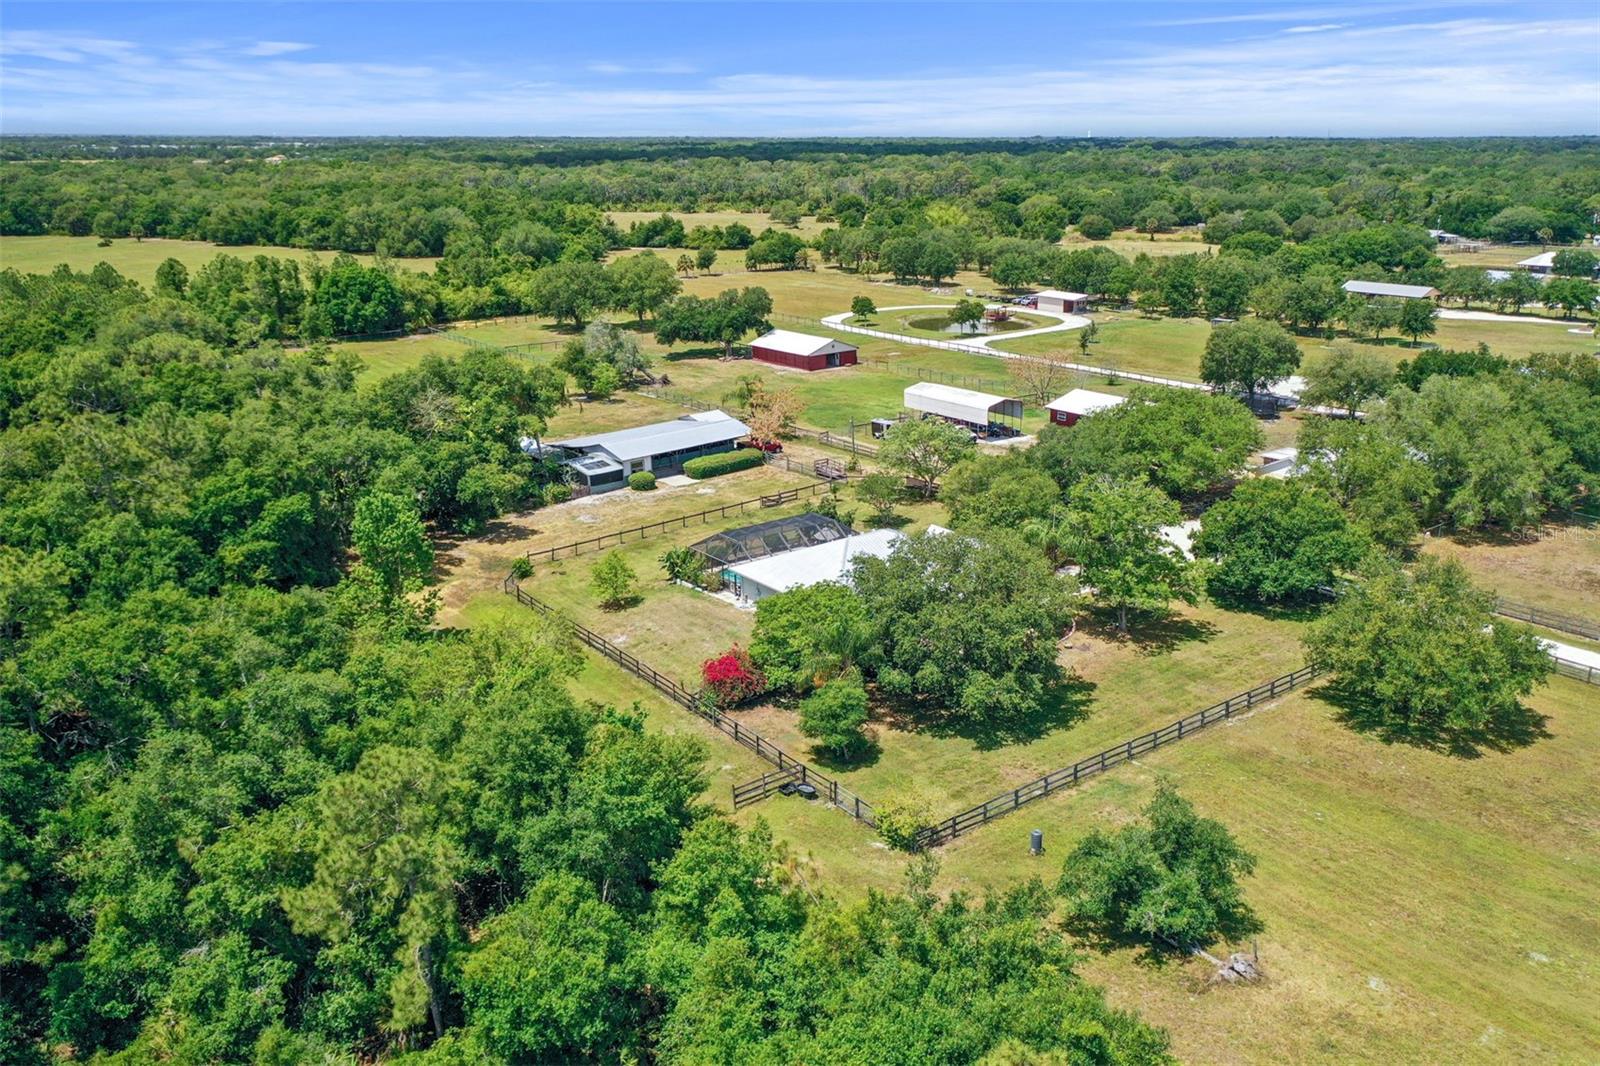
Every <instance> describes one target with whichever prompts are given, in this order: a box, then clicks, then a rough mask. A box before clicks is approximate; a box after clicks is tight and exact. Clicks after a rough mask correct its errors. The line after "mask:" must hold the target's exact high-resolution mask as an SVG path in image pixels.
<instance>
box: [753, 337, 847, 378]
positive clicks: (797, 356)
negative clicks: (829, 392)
mask: <svg viewBox="0 0 1600 1066" xmlns="http://www.w3.org/2000/svg"><path fill="white" fill-rule="evenodd" d="M750 354H751V355H752V356H753V357H754V358H755V359H757V360H759V361H760V362H763V363H771V364H772V365H773V366H787V367H791V368H793V369H795V370H828V369H831V368H833V367H839V366H855V365H856V357H857V353H856V346H855V345H853V344H846V343H845V342H844V341H837V340H834V339H833V338H831V337H814V336H812V335H811V334H809V333H795V332H794V331H792V330H787V329H775V330H773V331H772V332H770V333H766V334H763V335H762V336H760V337H757V338H756V339H755V340H753V341H751V342H750Z"/></svg>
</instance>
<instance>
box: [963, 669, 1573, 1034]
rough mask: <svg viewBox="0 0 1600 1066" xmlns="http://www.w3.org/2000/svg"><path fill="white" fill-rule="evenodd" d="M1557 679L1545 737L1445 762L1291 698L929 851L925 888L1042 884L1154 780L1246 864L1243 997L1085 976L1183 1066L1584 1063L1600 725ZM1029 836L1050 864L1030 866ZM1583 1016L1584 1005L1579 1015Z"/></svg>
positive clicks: (1138, 802) (1192, 965)
mask: <svg viewBox="0 0 1600 1066" xmlns="http://www.w3.org/2000/svg"><path fill="white" fill-rule="evenodd" d="M1594 693H1595V689H1593V688H1592V687H1586V686H1583V685H1580V684H1579V683H1577V682H1575V681H1569V680H1566V679H1556V680H1555V681H1553V682H1552V683H1551V684H1550V685H1549V686H1547V687H1546V688H1543V689H1541V690H1540V691H1539V692H1538V693H1536V694H1535V696H1534V698H1533V699H1532V700H1531V701H1530V702H1531V705H1532V706H1533V707H1534V708H1535V709H1537V710H1538V711H1540V712H1541V713H1543V714H1544V715H1547V716H1548V722H1547V729H1548V730H1549V732H1550V734H1551V735H1550V736H1549V737H1548V738H1545V739H1542V740H1539V741H1537V742H1535V743H1534V744H1532V745H1531V746H1529V747H1526V748H1520V749H1516V750H1512V751H1508V752H1505V753H1488V754H1486V755H1484V756H1483V757H1481V758H1478V759H1470V760H1464V759H1459V758H1452V757H1450V756H1447V755H1441V754H1437V753H1433V752H1426V751H1420V750H1417V749H1414V748H1408V747H1404V746H1387V745H1384V744H1383V743H1381V742H1379V741H1377V740H1374V739H1372V738H1369V737H1364V736H1361V735H1358V734H1355V733H1352V732H1351V731H1349V730H1348V729H1346V728H1344V727H1343V726H1342V725H1339V724H1338V723H1337V722H1335V721H1334V720H1333V718H1332V714H1331V710H1330V708H1329V707H1328V706H1327V705H1326V704H1324V703H1321V702H1320V701H1318V700H1317V699H1315V698H1313V697H1312V696H1308V695H1297V696H1293V697H1290V698H1288V699H1285V700H1284V701H1283V702H1282V703H1281V704H1280V705H1278V706H1276V707H1273V708H1271V709H1268V710H1263V711H1261V712H1260V713H1259V714H1257V715H1256V717H1254V718H1251V719H1248V720H1245V721H1241V722H1237V723H1235V724H1233V725H1230V726H1226V727H1222V728H1218V729H1214V730H1212V731H1209V732H1207V733H1204V734H1202V735H1200V736H1199V737H1197V738H1195V739H1194V740H1193V741H1192V742H1190V741H1185V742H1183V743H1182V744H1179V745H1175V746H1174V747H1172V748H1169V749H1167V750H1164V751H1158V752H1155V753H1153V754H1151V755H1149V756H1146V757H1144V758H1142V759H1140V760H1139V761H1138V763H1137V765H1133V766H1127V767H1123V768H1120V769H1119V770H1118V771H1116V772H1115V773H1114V774H1110V775H1108V776H1107V777H1106V778H1104V779H1101V780H1098V781H1095V782H1094V783H1093V784H1092V785H1090V786H1089V787H1088V788H1086V789H1084V790H1082V791H1080V792H1077V793H1074V794H1071V795H1068V796H1064V797H1062V798H1061V799H1060V800H1047V801H1044V802H1042V803H1039V804H1037V805H1035V806H1034V807H1031V808H1029V809H1027V810H1026V811H1023V812H1018V813H1017V814H1015V815H1011V816H1009V817H1008V818H1007V819H1003V820H1001V821H999V822H996V823H994V824H992V825H990V826H988V827H987V828H986V829H985V830H981V831H979V832H978V833H975V834H973V835H972V836H970V837H968V838H965V839H964V840H959V841H957V842H956V843H955V844H953V845H951V846H950V847H947V848H946V849H944V854H943V863H944V875H943V879H942V880H943V884H944V885H945V886H946V887H951V886H956V885H966V886H972V887H980V886H992V887H997V886H999V885H1001V884H1005V883H1009V882H1012V881H1015V880H1017V879H1020V878H1022V877H1026V876H1028V875H1030V874H1033V873H1037V874H1039V875H1041V876H1045V877H1052V876H1054V875H1055V873H1056V872H1057V870H1058V869H1059V864H1060V861H1061V858H1062V856H1064V855H1065V854H1066V852H1067V851H1068V850H1070V848H1071V846H1072V843H1073V842H1074V841H1076V840H1077V839H1078V838H1079V837H1081V836H1082V835H1083V834H1084V833H1085V832H1086V831H1087V830H1088V829H1089V828H1090V827H1092V826H1095V825H1102V826H1108V827H1109V826H1115V825H1117V824H1120V823H1122V822H1124V821H1126V820H1128V819H1129V818H1131V817H1132V816H1133V815H1134V814H1135V813H1136V812H1137V810H1138V809H1139V807H1140V806H1142V805H1143V804H1144V803H1145V802H1146V801H1147V800H1148V798H1149V796H1150V793H1151V790H1152V788H1153V786H1154V784H1155V782H1156V780H1157V779H1158V777H1160V776H1162V775H1165V776H1168V777H1170V778H1171V779H1172V780H1174V781H1175V782H1176V783H1177V784H1178V786H1179V787H1180V789H1181V790H1182V791H1183V793H1184V795H1186V796H1188V797H1189V798H1190V799H1191V800H1193V802H1194V803H1195V805H1196V806H1197V807H1198V808H1199V809H1200V811H1201V813H1202V814H1205V815H1208V816H1211V817H1215V818H1219V819H1221V820H1222V821H1223V822H1224V823H1226V824H1227V825H1228V826H1229V828H1230V829H1231V830H1232V831H1233V832H1234V833H1235V834H1236V835H1237V836H1238V837H1239V839H1240V840H1241V842H1242V843H1243V844H1245V846H1246V847H1248V848H1250V849H1251V850H1252V851H1254V852H1255V853H1256V855H1257V857H1258V859H1259V864H1258V866H1257V869H1256V873H1255V875H1254V876H1253V877H1252V878H1250V879H1249V881H1248V882H1247V884H1246V892H1247V896H1248V898H1249V900H1250V901H1251V903H1252V904H1253V906H1254V907H1255V908H1256V909H1257V911H1258V912H1259V914H1260V916H1261V918H1262V920H1263V921H1264V923H1265V926H1266V928H1265V932H1264V933H1263V934H1262V936H1261V937H1260V941H1259V943H1260V950H1261V963H1262V966H1263V968H1264V969H1265V971H1266V973H1267V975H1268V978H1267V980H1266V981H1265V982H1264V983H1262V984H1261V985H1259V986H1252V987H1245V988H1232V987H1214V986H1209V985H1207V984H1206V983H1205V980H1204V979H1205V977H1206V976H1207V973H1208V971H1207V967H1206V966H1205V965H1204V964H1203V963H1200V962H1198V961H1195V962H1183V963H1178V964H1174V965H1168V966H1151V965H1149V964H1148V963H1146V962H1144V961H1143V960H1142V959H1141V957H1140V953H1138V952H1134V951H1130V950H1124V951H1118V952H1114V953H1112V954H1111V955H1109V956H1100V957H1094V958H1091V960H1090V961H1089V962H1088V963H1087V965H1086V973H1087V974H1088V975H1089V976H1090V977H1091V978H1092V979H1095V980H1098V981H1100V982H1101V983H1104V984H1105V985H1106V986H1107V987H1108V988H1109V989H1110V993H1109V994H1110V995H1111V997H1112V1000H1113V1002H1115V1003H1117V1004H1118V1005H1120V1006H1124V1007H1130V1008H1137V1009H1138V1010H1139V1011H1140V1013H1141V1014H1142V1015H1143V1016H1144V1017H1145V1018H1147V1019H1148V1020H1150V1021H1152V1022H1154V1023H1156V1024H1160V1025H1164V1026H1166V1027H1167V1028H1169V1029H1170V1030H1171V1031H1172V1033H1173V1036H1174V1039H1175V1043H1176V1050H1177V1052H1178V1054H1179V1056H1180V1057H1182V1058H1183V1059H1185V1060H1188V1061H1240V1062H1263V1063H1264V1062H1327V1063H1337V1062H1352V1061H1373V1060H1374V1052H1375V1049H1379V1048H1381V1049H1382V1051H1381V1058H1382V1061H1384V1062H1393V1063H1432V1062H1445V1061H1452V1062H1454V1061H1466V1062H1506V1061H1518V1060H1520V1061H1542V1062H1585V1061H1592V1054H1593V1051H1594V1049H1595V1048H1596V1047H1597V1046H1600V1015H1597V1014H1596V1012H1595V1011H1594V1010H1593V1009H1592V1007H1593V1003H1594V1002H1595V1001H1596V1000H1597V998H1600V967H1597V966H1596V959H1597V958H1600V917H1597V911H1596V908H1595V906H1594V901H1595V900H1596V899H1597V898H1600V848H1597V846H1596V843H1595V830H1594V827H1595V826H1596V825H1597V824H1600V793H1597V791H1596V790H1595V789H1594V787H1593V782H1594V780H1595V779H1596V775H1597V774H1600V717H1597V716H1596V715H1595V714H1594V706H1595V700H1594ZM1033 828H1042V829H1043V830H1044V831H1045V839H1046V847H1047V855H1046V856H1045V857H1044V858H1042V859H1033V858H1031V857H1030V856H1029V855H1028V854H1027V849H1026V842H1027V832H1028V830H1030V829H1033ZM1585 1003H1588V1004H1590V1006H1589V1007H1585V1006H1584V1004H1585Z"/></svg>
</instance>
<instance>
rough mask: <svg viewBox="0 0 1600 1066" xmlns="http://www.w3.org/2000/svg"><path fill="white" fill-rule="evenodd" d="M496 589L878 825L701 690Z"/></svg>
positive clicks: (506, 586)
mask: <svg viewBox="0 0 1600 1066" xmlns="http://www.w3.org/2000/svg"><path fill="white" fill-rule="evenodd" d="M501 588H502V590H503V591H504V592H506V593H507V594H508V595H511V596H514V597H515V598H516V601H517V602H518V603H520V604H522V605H523V606H525V607H531V608H533V609H534V610H535V611H537V612H539V613H540V614H542V615H545V616H547V617H550V618H553V619H555V620H557V621H558V622H560V623H561V624H562V625H565V626H567V627H568V628H570V629H571V630H572V633H573V635H574V636H576V637H577V638H578V640H580V641H582V642H583V643H584V644H585V645H587V646H588V647H590V648H593V649H594V650H595V651H597V652H599V653H600V654H601V655H603V656H605V657H606V658H607V659H609V660H611V661H612V662H614V663H616V664H617V665H618V666H620V667H622V668H623V669H624V670H626V671H628V672H629V673H630V674H633V675H634V676H635V677H638V678H640V679H641V680H643V681H644V682H645V683H646V684H648V685H650V687H651V688H654V689H655V690H656V691H657V692H660V693H661V694H662V695H664V696H666V697H667V698H668V699H670V700H671V701H672V702H673V703H676V704H677V705H678V706H680V707H682V708H683V709H684V710H686V711H688V712H689V713H691V714H693V715H695V716H696V717H698V718H700V719H702V720H704V721H706V722H708V723H710V724H711V725H712V726H713V727H715V728H716V729H717V730H718V731H719V732H721V733H724V734H726V735H727V736H730V737H732V738H733V739H734V742H735V743H737V744H739V745H740V746H742V747H745V748H748V749H749V750H750V751H753V752H755V753H756V755H757V756H759V757H760V758H762V759H765V760H766V761H767V762H770V763H772V765H774V766H776V767H777V768H778V769H779V770H783V771H786V772H789V773H791V774H795V775H799V777H800V779H801V780H802V781H804V782H806V783H808V784H811V785H813V786H815V788H816V790H817V794H818V795H819V796H821V797H822V798H823V799H826V800H827V801H828V803H829V804H830V805H832V806H834V807H838V808H839V809H840V810H842V811H844V812H845V813H846V814H848V815H850V817H852V818H854V819H856V820H857V821H859V822H864V823H865V824H867V825H869V826H873V827H874V828H876V826H877V824H878V823H877V821H876V820H875V819H874V817H873V811H872V804H870V803H868V802H867V801H866V800H864V799H862V798H861V797H860V796H858V795H856V794H855V793H854V792H851V791H850V790H849V789H847V788H845V787H843V786H842V785H840V784H839V782H837V781H835V780H833V778H831V777H828V776H827V775H825V774H820V773H818V772H817V771H816V770H814V769H812V768H811V767H810V766H808V765H806V764H805V763H804V762H802V761H801V760H799V759H796V758H795V757H794V756H793V755H790V754H789V753H788V752H786V751H784V750H783V749H782V748H780V747H778V746H777V745H776V744H774V743H773V742H772V741H770V740H768V739H767V738H765V737H763V736H762V735H761V734H760V733H757V732H755V731H754V730H752V729H750V728H749V727H748V726H742V725H740V724H739V720H738V719H737V718H734V717H732V716H730V715H726V714H723V713H722V712H721V711H719V710H717V709H716V707H715V706H714V705H713V704H712V702H711V699H710V697H709V695H708V694H707V693H706V692H705V691H704V690H696V689H690V688H689V687H688V686H687V685H684V684H683V683H681V682H679V681H677V680H676V679H674V678H671V677H668V676H667V675H666V674H663V673H662V672H661V671H659V670H657V669H655V668H654V667H652V666H650V665H649V664H647V663H645V662H644V661H643V660H641V659H640V658H639V657H638V656H636V655H632V654H630V653H629V652H626V651H623V650H622V649H621V648H619V647H617V646H616V645H615V644H613V643H611V641H609V640H607V639H606V638H605V637H602V636H601V635H600V634H598V633H596V632H595V631H594V630H592V629H590V628H588V627H587V626H584V625H582V624H580V623H578V622H575V621H573V620H572V619H570V618H568V617H566V616H565V615H563V614H561V613H560V612H559V611H557V610H556V609H555V608H554V607H551V606H550V605H549V604H547V603H545V602H543V601H542V600H538V599H535V598H534V597H532V596H530V595H528V594H527V593H526V592H524V591H522V586H521V585H519V584H518V583H517V579H516V577H515V576H507V577H506V579H505V581H504V582H502V584H501Z"/></svg>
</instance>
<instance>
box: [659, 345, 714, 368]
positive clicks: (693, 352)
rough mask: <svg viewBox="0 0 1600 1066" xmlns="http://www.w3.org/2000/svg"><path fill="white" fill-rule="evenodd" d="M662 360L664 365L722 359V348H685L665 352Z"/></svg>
mask: <svg viewBox="0 0 1600 1066" xmlns="http://www.w3.org/2000/svg"><path fill="white" fill-rule="evenodd" d="M660 359H661V361H662V362H663V363H683V362H687V361H689V360H691V359H717V360H721V359H722V346H721V345H720V344H719V345H715V346H713V347H706V348H684V349H682V350H680V351H676V352H664V353H662V354H661V356H660Z"/></svg>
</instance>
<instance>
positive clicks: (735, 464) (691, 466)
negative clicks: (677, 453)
mask: <svg viewBox="0 0 1600 1066" xmlns="http://www.w3.org/2000/svg"><path fill="white" fill-rule="evenodd" d="M766 461H767V456H766V453H764V452H762V451H760V450H758V449H756V448H740V449H739V450H738V451H732V452H718V453H717V454H716V455H702V456H700V457H699V458H697V459H690V460H689V461H688V462H686V463H684V464H683V472H684V473H685V474H688V475H689V476H690V477H692V478H694V479H695V480H696V481H700V480H703V479H704V478H708V477H716V476H717V475H719V474H731V473H733V472H734V471H735V470H749V469H750V468H751V467H752V466H760V465H761V464H762V463H764V462H766Z"/></svg>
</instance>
